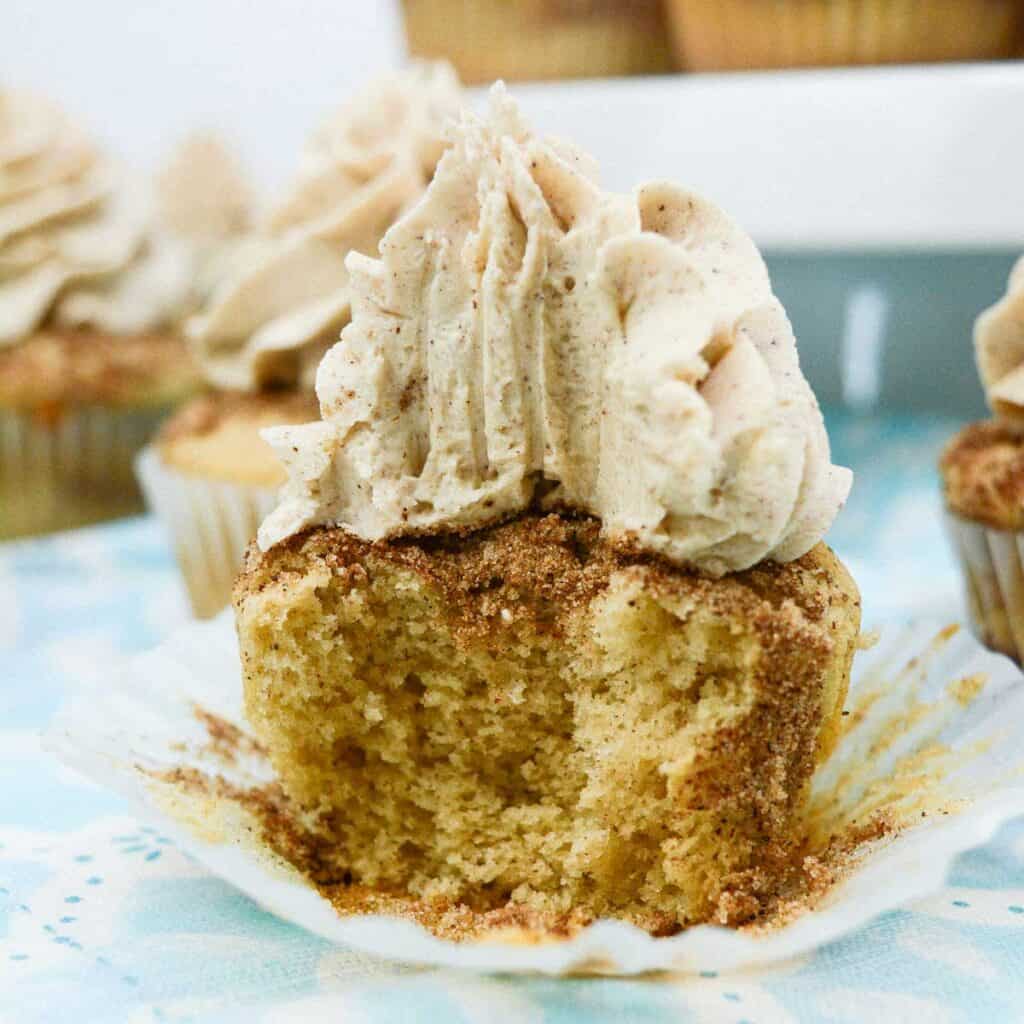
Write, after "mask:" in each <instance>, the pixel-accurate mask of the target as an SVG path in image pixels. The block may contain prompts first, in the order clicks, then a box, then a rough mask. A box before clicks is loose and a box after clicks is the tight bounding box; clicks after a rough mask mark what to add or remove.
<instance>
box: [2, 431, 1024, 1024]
mask: <svg viewBox="0 0 1024 1024" xmlns="http://www.w3.org/2000/svg"><path fill="white" fill-rule="evenodd" d="M954 426H955V425H954V424H951V423H950V422H948V421H945V420H941V419H921V418H917V419H914V418H871V419H863V420H858V419H855V418H852V417H840V418H835V419H833V421H832V423H831V427H832V437H833V444H834V447H835V459H836V461H837V462H841V463H845V464H847V465H852V466H853V467H854V469H855V470H856V471H857V473H858V479H857V483H856V486H855V490H854V495H853V497H852V498H851V501H850V503H849V505H848V507H847V508H846V509H845V510H844V512H843V515H842V516H841V518H840V521H839V523H838V524H837V526H836V527H835V529H834V530H833V532H832V535H831V537H830V540H831V542H832V543H833V545H834V546H835V547H836V548H837V549H838V550H839V552H840V554H841V555H842V556H843V557H844V559H845V560H846V561H847V563H848V564H849V565H850V567H851V569H852V570H853V572H854V575H855V576H856V577H857V579H858V581H859V583H860V584H861V588H862V591H863V593H864V605H865V621H866V624H867V625H869V626H870V625H871V624H872V623H875V622H883V621H891V620H900V619H907V618H919V617H927V618H932V619H934V618H949V619H956V618H959V615H960V612H959V591H958V587H959V580H958V577H957V573H956V569H955V567H954V565H953V563H952V560H951V558H950V556H949V554H948V552H947V549H946V546H945V543H944V538H943V536H942V528H941V522H940V518H939V498H938V487H937V481H936V474H935V457H936V453H937V451H938V449H939V447H940V446H941V444H942V442H943V441H944V440H945V439H946V438H947V437H948V436H949V435H950V434H951V432H952V430H953V429H954ZM185 619H186V607H185V601H184V597H183V595H182V592H181V590H180V584H179V582H178V578H177V575H176V571H175V569H174V566H173V564H172V561H171V556H170V553H169V551H168V549H167V547H166V544H165V542H164V540H163V538H162V536H161V534H160V531H159V529H158V527H157V524H156V523H154V522H152V521H151V520H131V521H127V522H123V523H118V524H113V525H110V526H105V527H99V528H94V529H90V530H84V531H79V532H77V533H72V534H65V535H60V536H55V537H51V538H44V539H40V540H33V541H26V542H19V543H13V544H8V545H5V546H0V1021H3V1022H6V1021H19V1022H20V1021H25V1022H36V1021H40V1022H41V1021H60V1022H62V1024H64V1022H68V1021H75V1022H77V1021H93V1020H95V1021H108V1020H110V1021H115V1020H132V1021H147V1022H148V1021H182V1022H183V1021H235V1020H238V1021H263V1020H266V1021H277V1020H281V1021H285V1020H287V1021H291V1020H304V1021H305V1020H309V1021H320V1020H324V1021H360V1022H362V1021H367V1022H376V1021H406V1020H408V1021H414V1020H416V1021H418V1020H426V1021H445V1022H447V1021H452V1022H461V1021H469V1022H485V1021H486V1022H489V1021H513V1022H518V1021H523V1022H527V1021H529V1022H547V1021H551V1022H558V1024H574V1022H577V1021H600V1020H616V1021H651V1022H655V1021H669V1020H671V1021H716V1022H717V1021H722V1022H731V1024H741V1022H748V1024H769V1022H771V1024H774V1022H782V1021H858V1022H859V1021H864V1020H871V1021H872V1022H873V1024H883V1022H888V1021H906V1020H912V1019H915V1018H916V1019H919V1020H921V1021H929V1022H931V1021H936V1022H940V1021H950V1022H955V1021H1013V1020H1024V823H1020V824H1015V825H1011V826H1009V827H1007V828H1005V829H1004V830H1003V831H1002V832H1001V833H1000V834H999V835H998V836H997V838H996V839H995V840H994V841H993V842H992V843H990V844H989V845H988V846H987V847H985V848H984V849H981V850H978V851H975V852H974V853H971V854H968V855H966V856H964V857H962V858H961V859H960V861H959V862H958V864H957V867H956V869H955V871H954V873H953V875H952V877H951V878H950V880H949V884H948V886H947V887H946V888H945V889H944V890H942V891H941V892H939V893H937V894H935V895H934V896H933V897H931V898H929V899H928V900H926V901H925V902H923V903H918V904H916V905H914V906H911V907H907V908H905V909H903V910H900V911H896V912H892V913H889V914H887V915H885V916H883V917H881V918H879V919H878V920H876V921H875V922H874V923H873V924H872V925H870V926H869V927H867V928H865V929H863V930H862V931H861V932H859V933H857V934H855V935H852V936H850V937H848V938H846V939H844V940H842V941H840V942H837V943H834V944H833V945H831V946H828V947H826V948H824V949H821V950H819V951H818V952H817V953H816V954H814V955H813V956H808V957H804V958H801V959H800V960H798V961H796V962H792V963H789V964H786V965H785V966H783V967H781V968H773V969H772V970H770V971H764V972H759V973H756V974H743V975H732V976H721V977H718V976H714V975H708V976H702V977H699V978H693V979H686V980H682V979H673V978H656V979H645V980H640V981H637V980H596V979H571V980H565V979H559V980H556V979H522V978H520V979H511V978H480V977H475V976H469V975H459V974H455V973H452V972H443V971H438V970H426V969H424V970H420V969H415V968H410V967H404V966H401V965H396V964H392V963H388V962H386V961H381V960H375V959H372V958H369V957H367V956H365V955H363V954H359V953H353V952H351V951H348V950H346V949H343V948H340V947H337V946H332V945H330V944H329V943H327V942H325V941H323V940H321V939H318V938H316V937H314V936H311V935H309V934H307V933H305V932H303V931H301V930H299V929H297V928H295V927H293V926H291V925H289V924H285V923H283V922H281V921H278V920H277V919H275V918H274V917H272V916H271V915H269V914H267V913H265V912H264V911H262V910H260V909H259V908H258V907H256V906H255V905H254V904H253V903H251V902H250V901H249V900H248V899H246V898H245V897H244V896H242V895H240V894H239V893H237V892H236V891H235V890H233V889H232V888H231V886H230V885H229V884H227V883H226V882H224V881H222V880H220V879H218V878H215V877H213V876H211V875H209V874H208V873H207V872H206V871H204V870H203V869H202V868H201V867H199V866H198V865H197V864H196V863H195V862H193V861H192V860H190V859H189V858H188V857H186V856H185V855H184V854H183V853H181V852H180V851H179V850H178V849H177V848H176V847H175V846H174V844H173V843H171V842H170V841H169V839H168V838H167V837H166V836H164V835H162V834H161V833H160V831H159V829H156V828H154V827H153V826H152V825H150V824H148V823H147V822H146V821H145V820H140V819H138V818H137V817H135V816H134V814H133V812H132V811H131V809H130V808H129V807H128V806H127V805H126V804H125V803H124V802H123V801H122V800H121V799H120V798H118V797H116V796H114V795H112V794H109V793H107V792H106V791H104V790H101V789H98V788H97V787H95V786H93V785H91V784H89V783H86V782H85V781H84V780H82V779H80V778H78V777H76V776H74V775H73V774H72V773H71V772H69V771H68V770H66V769H64V768H63V767H62V766H61V765H59V764H58V763H57V762H56V761H55V760H54V759H53V758H52V757H51V756H49V755H47V754H45V753H43V752H42V750H41V748H40V744H39V733H40V730H41V729H43V728H44V727H45V726H46V724H47V722H48V720H49V718H50V716H51V715H52V713H53V712H54V710H55V709H56V707H57V706H58V705H59V703H60V702H61V700H62V698H63V697H64V695H65V694H66V693H67V692H68V690H69V688H70V687H72V686H73V685H74V684H75V682H76V681H77V680H81V679H82V677H83V674H90V675H91V678H92V679H93V680H94V681H96V682H99V683H101V684H102V681H103V679H104V677H105V674H106V673H107V672H108V671H109V670H110V667H111V666H112V665H113V664H114V663H115V662H116V661H117V660H118V659H120V658H121V657H122V656H123V655H124V654H126V653H130V652H134V651H139V650H143V649H146V648H148V647H151V646H153V645H154V644H156V643H157V642H159V641H160V640H161V639H162V638H163V637H164V636H165V635H166V634H167V633H168V632H169V631H170V630H172V629H173V628H174V627H176V626H177V625H179V624H180V623H181V622H183V621H184V620H185ZM1022 725H1024V723H1022Z"/></svg>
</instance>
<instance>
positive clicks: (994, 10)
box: [667, 0, 1024, 71]
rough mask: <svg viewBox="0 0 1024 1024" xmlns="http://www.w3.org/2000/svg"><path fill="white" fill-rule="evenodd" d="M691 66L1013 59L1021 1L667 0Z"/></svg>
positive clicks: (682, 60) (680, 53)
mask: <svg viewBox="0 0 1024 1024" xmlns="http://www.w3.org/2000/svg"><path fill="white" fill-rule="evenodd" d="M667 8H668V17H669V23H670V25H671V29H672V37H673V41H674V45H675V50H676V58H677V63H678V64H679V66H680V67H684V68H690V69H692V70H695V71H715V70H731V69H742V68H787V67H814V66H834V65H844V64H905V63H916V62H934V61H963V60H995V59H1000V58H1005V57H1011V56H1013V55H1014V53H1015V52H1016V50H1017V47H1018V45H1019V42H1020V29H1021V25H1022V23H1024V18H1022V5H1021V4H1020V2H1019V0H667Z"/></svg>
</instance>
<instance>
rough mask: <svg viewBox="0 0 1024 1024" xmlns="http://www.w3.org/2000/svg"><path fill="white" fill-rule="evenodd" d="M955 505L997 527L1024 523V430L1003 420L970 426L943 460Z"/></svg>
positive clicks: (959, 511)
mask: <svg viewBox="0 0 1024 1024" xmlns="http://www.w3.org/2000/svg"><path fill="white" fill-rule="evenodd" d="M939 469H940V471H941V474H942V484H943V491H944V493H945V498H946V504H947V505H948V506H949V509H950V511H952V512H955V513H956V514H957V515H959V516H963V517H964V518H966V519H973V520H975V521H977V522H980V523H984V524H985V525H986V526H991V527H994V528H995V529H997V530H1020V529H1024V434H1022V433H1021V432H1019V431H1017V430H1013V429H1011V428H1009V427H1007V426H1006V425H1005V424H1003V423H1001V422H999V421H998V420H983V421H981V422H979V423H971V424H969V425H968V426H966V427H964V428H963V429H962V430H961V431H960V432H959V433H958V434H957V435H956V436H955V437H953V439H952V440H951V441H950V442H949V443H948V444H947V445H946V447H945V449H944V450H943V452H942V456H941V458H940V460H939Z"/></svg>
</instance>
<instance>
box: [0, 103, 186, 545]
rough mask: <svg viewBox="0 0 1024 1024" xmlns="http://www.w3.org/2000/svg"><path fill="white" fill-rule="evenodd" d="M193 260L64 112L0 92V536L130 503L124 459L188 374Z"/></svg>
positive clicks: (135, 495) (151, 205) (141, 188)
mask: <svg viewBox="0 0 1024 1024" xmlns="http://www.w3.org/2000/svg"><path fill="white" fill-rule="evenodd" d="M203 259H204V256H203V254H202V253H200V252H199V251H198V250H197V249H196V247H195V245H194V239H193V238H192V237H190V236H189V235H188V234H187V233H181V232H180V231H179V230H178V229H177V228H176V227H175V226H174V225H173V224H171V223H169V222H167V221H165V220H164V219H163V211H162V210H161V208H160V204H159V202H158V199H157V197H156V196H155V195H154V190H153V189H152V188H151V187H150V186H149V184H148V183H146V182H143V181H141V180H139V179H137V178H133V177H132V176H131V175H129V174H128V173H127V172H126V171H125V170H124V169H123V168H121V167H119V166H118V165H116V164H115V163H114V162H113V161H112V160H111V159H109V158H108V157H106V156H105V155H103V154H102V153H101V152H100V150H99V149H98V148H97V147H96V146H95V144H94V143H93V142H92V141H91V140H90V139H88V138H87V137H86V136H85V135H84V134H83V133H82V131H81V130H80V129H79V128H78V126H77V125H76V124H75V123H74V122H73V121H72V120H70V119H69V118H68V117H67V116H66V115H65V114H64V113H63V112H62V111H60V110H58V109H57V108H56V107H54V106H53V105H52V104H50V103H49V102H47V101H46V100H43V99H40V98H38V97H36V96H32V95H28V94H25V93H19V92H13V91H3V90H0V537H4V538H9V537H16V536H19V535H22V534H27V533H39V532H44V531H48V530H58V529H65V528H68V527H72V526H78V525H82V524H85V523H89V522H94V521H97V520H101V519H106V518H110V517H113V516H118V515H126V514H130V513H134V512H139V511H141V495H140V494H139V491H138V488H137V485H136V483H135V480H134V477H133V475H132V460H133V458H134V456H135V454H136V453H137V452H138V451H139V449H140V448H141V447H142V446H143V444H145V442H146V441H147V439H148V438H149V437H150V436H151V434H152V433H153V431H154V429H155V427H156V425H157V424H158V422H159V421H160V420H161V419H162V418H163V417H164V416H166V414H167V412H168V410H169V409H171V408H173V407H174V406H175V405H176V404H178V403H179V402H180V401H181V400H182V399H184V398H186V397H188V396H189V395H191V394H192V393H193V392H194V391H195V390H196V389H197V387H198V386H199V383H200V381H199V378H198V375H197V372H196V370H195V367H194V365H193V363H192V361H191V359H190V357H189V354H188V350H187V348H186V345H185V342H184V340H183V339H182V337H181V335H180V331H179V327H180V325H181V322H182V320H183V319H184V318H185V317H186V316H187V315H188V313H189V312H190V311H191V310H192V309H193V308H194V305H195V302H196V301H197V293H196V288H195V281H196V277H197V274H198V273H199V268H200V266H201V264H202V262H203Z"/></svg>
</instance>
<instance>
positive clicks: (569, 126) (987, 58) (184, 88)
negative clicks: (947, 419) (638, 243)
mask: <svg viewBox="0 0 1024 1024" xmlns="http://www.w3.org/2000/svg"><path fill="white" fill-rule="evenodd" d="M1022 25H1024V15H1022V5H1021V3H1019V2H1018V0H952V2H949V0H920V2H917V3H911V4H907V3H903V2H898V3H897V2H892V3H888V4H886V3H881V4H879V3H866V2H862V0H793V2H788V3H787V2H775V0H666V2H665V3H661V2H659V0H404V2H398V0H391V2H387V0H382V2H374V3H364V2H354V0H352V2H337V0H334V2H331V0H294V2H288V3H285V2H283V0H279V2H264V3H251V2H245V0H219V2H218V3H216V4H210V3H207V2H205V0H179V2H176V3H165V2H151V3H146V4H128V3H124V2H123V0H93V2H91V3H89V4H71V3H67V2H66V0H5V3H4V12H3V31H0V66H2V67H3V69H4V78H5V80H6V81H7V83H8V84H12V85H20V86H29V87H32V88H35V89H38V90H40V91H42V92H44V93H47V94H50V95H52V96H53V97H54V98H55V99H56V100H58V101H59V102H61V103H62V104H64V105H66V106H67V107H68V108H70V110H71V111H73V112H74V113H75V114H77V115H79V116H82V117H84V118H85V119H87V121H88V123H89V124H90V126H91V127H92V129H93V130H94V131H95V132H97V133H98V134H99V135H100V136H101V137H103V138H104V139H105V141H107V142H108V143H109V144H110V145H111V146H112V147H113V148H114V149H115V150H116V151H118V152H120V153H121V154H123V155H124V156H125V157H126V158H128V159H129V160H131V161H132V162H134V163H135V164H137V165H139V166H140V167H143V168H154V167H156V166H157V165H158V164H159V162H160V161H161V160H162V159H165V158H166V156H167V154H168V153H169V152H170V150H171V149H172V147H173V145H174V143H175V142H176V141H177V140H178V139H179V138H181V137H182V136H183V135H185V134H186V133H187V132H189V131H190V130H192V129H194V128H197V127H202V128H213V129H216V130H218V131H219V132H221V133H222V134H223V135H224V136H225V137H226V138H227V139H228V140H229V141H231V142H232V143H233V144H234V145H235V146H236V147H237V149H238V152H239V154H240V155H241V157H242V158H243V160H244V162H245V164H246V166H247V168H248V170H249V172H250V174H251V175H252V177H253V179H254V180H255V181H256V182H257V184H258V185H259V186H260V187H261V188H262V190H263V191H264V192H265V193H266V192H270V193H272V192H273V190H274V189H275V188H277V187H279V186H280V185H281V184H282V183H283V182H284V181H285V180H287V178H288V176H289V175H290V174H291V173H292V171H293V169H294V167H295V162H296V155H297V154H298V152H299V150H300V148H301V146H302V143H303V141H304V140H305V139H306V138H307V137H308V135H309V133H310V131H311V130H312V129H313V128H314V127H315V126H316V125H317V124H318V123H319V122H320V121H321V120H322V119H323V117H324V115H325V114H326V113H327V112H329V111H330V110H331V109H332V108H333V107H336V106H337V105H338V104H339V103H340V102H341V101H342V100H343V99H344V98H345V97H346V96H347V95H348V94H349V93H350V92H351V91H352V90H353V89H355V88H356V87H358V85H359V84H360V83H363V82H365V80H366V79H367V78H368V77H369V76H371V75H373V74H374V73H375V72H377V71H379V70H381V69H382V68H384V67H387V66H393V65H395V64H398V63H401V62H403V61H404V60H406V59H407V57H408V55H409V53H410V52H412V53H415V54H422V55H425V56H435V57H436V56H444V57H447V58H449V59H450V60H452V61H453V62H454V63H455V64H456V67H457V69H458V70H459V72H460V74H461V75H462V77H463V79H464V80H465V81H468V82H474V83H484V82H489V81H491V80H492V79H494V78H496V77H499V76H504V77H506V78H507V79H510V80H516V81H522V82H523V83H524V84H523V85H522V86H520V87H518V88H517V89H516V92H517V95H518V96H519V98H520V101H521V102H522V104H523V106H524V107H525V109H526V112H527V114H528V115H529V116H530V117H531V118H532V119H533V121H534V123H535V124H536V125H537V126H538V128H539V129H541V130H542V131H546V132H550V133H553V134H564V135H568V136H571V137H572V138H574V139H576V140H577V141H578V142H579V143H580V144H581V145H583V146H584V147H585V148H587V149H589V150H590V151H591V152H593V153H594V154H595V155H596V156H597V158H598V159H599V161H600V163H601V166H602V172H603V176H604V181H605V184H606V185H608V186H610V187H613V188H618V189H629V188H631V187H632V186H634V185H635V184H636V183H637V182H638V181H640V180H643V179H650V178H654V177H669V178H673V179H676V180H679V181H681V182H683V183H685V184H687V185H690V186H692V187H694V188H697V189H699V190H700V191H702V192H704V193H706V194H708V195H709V196H710V197H712V198H713V199H715V200H716V201H718V202H720V203H721V204H722V205H723V206H724V207H725V208H726V209H727V210H729V211H730V213H731V214H733V216H735V217H736V218H737V219H738V220H739V221H740V223H741V224H743V226H744V227H745V228H747V229H748V230H749V231H750V232H751V233H752V234H753V235H754V237H755V239H756V240H757V242H758V243H759V244H760V245H761V246H762V248H763V249H764V250H765V251H766V254H767V257H768V260H769V263H770V266H771V269H772V272H773V279H774V281H775V285H776V289H777V291H778V293H779V295H780V297H781V298H782V300H783V302H784V303H785V305H786V307H787V309H788V310H789V312H790V315H791V316H792V318H793V320H794V322H795V325H796V328H797V335H798V338H799V339H800V343H801V351H802V354H803V359H804V362H805V365H806V368H807V372H808V374H809V376H810V377H811V380H812V383H813V384H814V386H815V387H816V389H817V390H818V393H819V395H820V396H821V397H822V399H823V401H824V402H826V403H827V404H829V405H830V406H835V405H843V406H845V405H853V406H855V407H857V408H861V409H863V408H865V407H872V406H874V405H876V404H878V403H881V404H882V405H884V406H893V405H895V406H897V407H899V408H901V409H907V408H916V409H925V410H935V411H938V412H946V413H950V414H955V415H959V416H962V417H966V416H970V415H975V414H978V413H980V412H981V411H982V400H981V391H980V388H979V386H978V383H977V379H976V375H975V373H974V370H973V364H972V358H971V351H970V346H969V344H968V335H969V330H970V325H971V322H972V320H973V317H974V316H975V314H976V313H977V311H978V310H979V309H981V308H982V307H984V306H985V305H987V304H989V303H990V302H991V301H993V300H994V299H995V298H996V297H997V295H999V294H1000V293H1001V291H1002V288H1003V284H1004V281H1005V277H1006V272H1007V271H1008V269H1009V266H1010V264H1011V260H1012V257H1013V255H1014V254H1015V253H1016V252H1017V251H1018V250H1019V249H1020V248H1022V247H1024V196H1022V195H1021V192H1022V180H1024V179H1022V174H1021V167H1024V132H1021V131H1020V124H1021V116H1022V112H1024V64H1022V63H1020V62H1019V61H1015V60H1014V57H1015V56H1016V55H1018V54H1019V53H1020V52H1021V51H1022V46H1024V42H1022V40H1024V30H1022ZM865 63H866V64H878V65H881V64H885V65H892V64H903V65H911V64H913V65H914V66H902V67H891V66H888V67H861V68H856V67H854V68H846V69H842V70H820V66H822V65H841V64H842V65H857V64H865ZM779 66H782V67H785V68H787V70H784V71H779V70H777V68H778V67H779ZM814 66H817V67H818V69H810V70H807V69H806V68H807V67H812V68H813V67H814ZM794 67H802V68H805V69H803V70H788V68H794ZM750 68H754V69H764V68H769V69H770V70H756V71H753V72H752V73H745V74H734V73H729V72H732V71H735V70H737V69H742V70H746V69H750ZM627 74H632V75H635V76H640V77H634V78H631V79H626V78H625V77H623V76H625V75H627ZM581 78H582V79H585V80H580V79H581ZM540 83H542V84H540ZM480 93H482V90H478V91H477V97H476V101H477V102H479V98H480ZM925 352H927V372H928V375H929V379H930V386H929V387H928V388H922V387H921V386H920V384H921V377H920V375H921V372H922V356H923V353H925Z"/></svg>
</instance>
